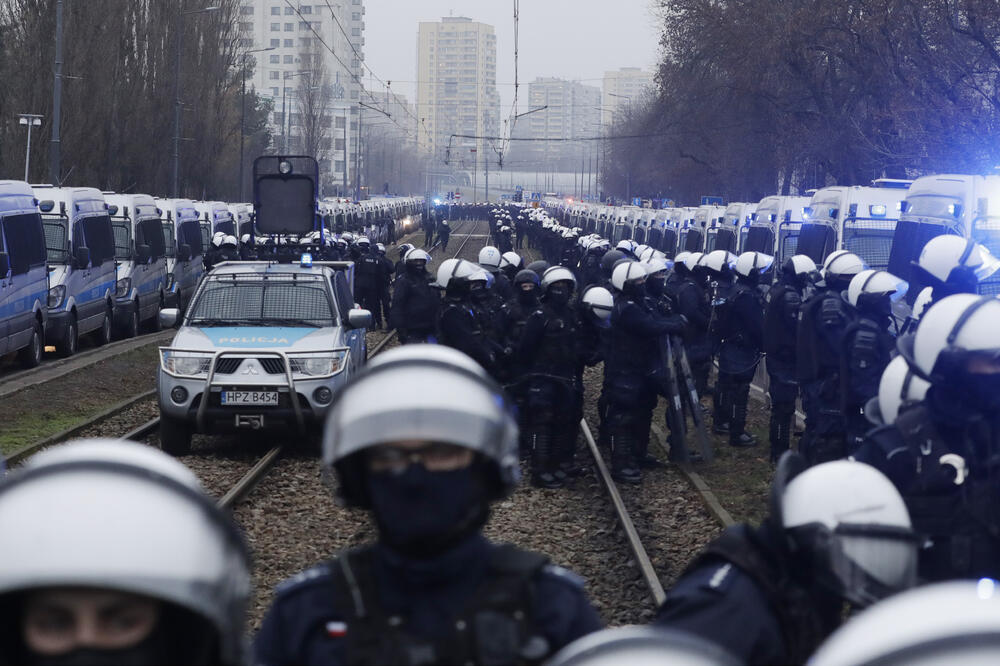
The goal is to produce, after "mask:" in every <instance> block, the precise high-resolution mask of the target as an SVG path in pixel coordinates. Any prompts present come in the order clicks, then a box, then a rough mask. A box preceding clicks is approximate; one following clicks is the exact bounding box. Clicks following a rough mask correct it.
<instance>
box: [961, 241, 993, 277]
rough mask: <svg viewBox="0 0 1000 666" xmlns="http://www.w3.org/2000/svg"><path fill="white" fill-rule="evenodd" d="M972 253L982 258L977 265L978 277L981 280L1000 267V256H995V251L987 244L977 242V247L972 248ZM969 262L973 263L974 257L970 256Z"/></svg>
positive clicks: (976, 272)
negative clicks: (990, 249)
mask: <svg viewBox="0 0 1000 666" xmlns="http://www.w3.org/2000/svg"><path fill="white" fill-rule="evenodd" d="M972 255H973V256H978V257H979V260H980V262H979V265H978V266H976V267H975V274H976V278H977V279H978V280H979V281H980V282H982V281H983V280H985V279H986V278H988V277H990V276H991V275H993V274H994V273H996V272H997V270H998V269H1000V257H995V256H993V253H991V252H990V251H989V249H988V248H987V247H986V246H984V245H981V244H979V243H977V244H976V247H975V249H973V250H972ZM967 263H969V264H971V263H972V257H969V261H968V262H967Z"/></svg>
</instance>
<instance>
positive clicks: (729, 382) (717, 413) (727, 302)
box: [696, 250, 756, 446]
mask: <svg viewBox="0 0 1000 666" xmlns="http://www.w3.org/2000/svg"><path fill="white" fill-rule="evenodd" d="M735 263H736V255H735V254H733V253H732V252H728V251H726V250H713V251H711V252H709V253H708V254H705V255H703V256H702V257H701V259H699V260H698V264H697V266H696V270H697V271H700V272H703V273H704V274H705V275H706V276H707V279H708V293H709V301H710V303H711V307H712V314H711V316H710V319H709V326H708V336H709V339H708V346H709V348H710V350H711V351H710V352H709V362H711V360H712V359H714V358H715V357H716V355H718V353H719V350H720V348H721V345H722V338H723V335H724V334H725V331H724V330H723V328H724V325H725V324H726V322H727V320H728V316H727V313H728V312H729V310H731V309H732V308H731V306H732V301H731V299H732V297H733V295H734V293H735V285H734V283H733V282H734V274H733V267H734V265H735ZM720 367H721V366H720ZM734 388H736V382H734V381H733V379H732V377H728V378H727V377H726V376H725V374H724V373H723V372H722V371H721V370H720V372H719V380H718V382H717V383H716V386H715V391H714V393H713V395H712V407H713V413H712V429H713V431H714V432H715V433H717V434H728V433H729V432H730V430H729V421H730V420H731V417H732V414H731V412H732V407H733V404H732V396H731V395H730V391H731V390H732V389H734ZM706 392H707V387H706ZM737 434H738V435H742V434H743V433H742V432H740V433H737ZM740 442H741V443H740V446H752V445H753V444H755V443H756V442H753V441H747V442H743V441H742V440H740Z"/></svg>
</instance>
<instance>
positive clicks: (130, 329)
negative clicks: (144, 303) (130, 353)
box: [122, 301, 139, 338]
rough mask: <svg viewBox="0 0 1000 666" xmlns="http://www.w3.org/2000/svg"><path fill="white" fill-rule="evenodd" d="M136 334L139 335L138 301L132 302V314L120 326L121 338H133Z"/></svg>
mask: <svg viewBox="0 0 1000 666" xmlns="http://www.w3.org/2000/svg"><path fill="white" fill-rule="evenodd" d="M137 335H139V301H136V302H135V303H134V308H133V310H132V316H131V317H129V319H128V323H127V324H125V325H124V326H122V337H123V338H134V337H136V336H137Z"/></svg>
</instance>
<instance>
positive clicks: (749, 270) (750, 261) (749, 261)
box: [733, 252, 815, 277]
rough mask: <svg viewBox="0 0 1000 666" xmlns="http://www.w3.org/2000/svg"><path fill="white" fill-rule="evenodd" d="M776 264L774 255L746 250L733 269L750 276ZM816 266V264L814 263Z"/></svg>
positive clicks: (737, 272)
mask: <svg viewBox="0 0 1000 666" xmlns="http://www.w3.org/2000/svg"><path fill="white" fill-rule="evenodd" d="M773 264H774V257H772V256H771V255H769V254H764V253H763V252H744V253H743V254H741V255H740V256H738V257H737V258H736V263H735V264H734V265H733V270H734V271H736V274H737V275H742V276H743V277H750V275H752V274H756V275H760V274H761V273H766V272H767V271H768V270H769V269H770V268H771V266H772V265H773ZM813 266H814V267H815V264H813Z"/></svg>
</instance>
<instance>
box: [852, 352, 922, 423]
mask: <svg viewBox="0 0 1000 666" xmlns="http://www.w3.org/2000/svg"><path fill="white" fill-rule="evenodd" d="M930 387H931V384H930V382H928V381H927V380H926V379H923V378H922V377H918V376H917V374H916V373H915V372H913V370H912V369H911V368H910V364H909V363H907V362H906V359H905V358H903V357H902V356H897V357H896V358H894V359H892V360H891V361H889V365H887V366H886V368H885V370H884V371H883V372H882V379H881V380H879V384H878V397H875V398H872V399H871V400H869V401H868V404H867V405H865V416H866V417H867V418H868V420H869V421H871V422H872V423H874V424H876V425H883V424H884V425H890V424H893V423H895V422H896V417H897V416H899V410H900V409H901V408H902V407H903V406H904V405H907V404H912V403H915V402H920V401H922V400H923V399H924V396H926V395H927V389H929V388H930Z"/></svg>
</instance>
